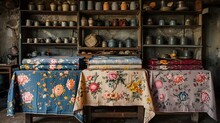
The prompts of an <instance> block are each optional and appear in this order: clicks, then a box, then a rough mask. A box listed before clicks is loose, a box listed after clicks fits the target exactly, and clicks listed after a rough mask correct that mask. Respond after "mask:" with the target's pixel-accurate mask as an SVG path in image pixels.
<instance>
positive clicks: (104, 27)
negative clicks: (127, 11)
mask: <svg viewBox="0 0 220 123" xmlns="http://www.w3.org/2000/svg"><path fill="white" fill-rule="evenodd" d="M80 28H81V29H97V30H98V29H99V30H102V29H115V30H117V29H120V30H121V29H138V26H80Z"/></svg>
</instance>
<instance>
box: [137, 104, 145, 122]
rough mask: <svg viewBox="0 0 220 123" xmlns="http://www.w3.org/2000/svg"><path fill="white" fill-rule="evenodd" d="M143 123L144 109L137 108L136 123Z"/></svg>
mask: <svg viewBox="0 0 220 123" xmlns="http://www.w3.org/2000/svg"><path fill="white" fill-rule="evenodd" d="M143 122H144V107H142V106H138V123H143Z"/></svg>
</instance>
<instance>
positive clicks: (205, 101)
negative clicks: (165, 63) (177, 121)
mask: <svg viewBox="0 0 220 123" xmlns="http://www.w3.org/2000/svg"><path fill="white" fill-rule="evenodd" d="M149 73H150V87H151V92H152V96H153V101H154V106H155V110H156V111H159V112H207V113H208V114H209V116H210V117H212V118H213V119H215V120H217V117H216V105H215V95H214V88H213V83H212V78H211V73H210V71H207V70H181V71H180V70H166V71H161V70H149Z"/></svg>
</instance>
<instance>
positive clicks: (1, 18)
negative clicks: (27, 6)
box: [0, 1, 19, 62]
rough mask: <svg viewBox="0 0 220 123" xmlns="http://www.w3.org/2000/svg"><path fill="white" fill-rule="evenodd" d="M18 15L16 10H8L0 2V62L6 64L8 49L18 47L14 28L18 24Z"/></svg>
mask: <svg viewBox="0 0 220 123" xmlns="http://www.w3.org/2000/svg"><path fill="white" fill-rule="evenodd" d="M18 15H19V13H18V9H16V8H15V9H8V8H7V7H6V6H5V2H4V1H0V62H7V58H6V55H7V54H8V53H9V48H10V47H11V46H14V45H18V37H17V36H16V35H17V34H18V28H16V29H15V28H14V27H16V25H17V24H18V20H19V16H18ZM1 59H2V60H1Z"/></svg>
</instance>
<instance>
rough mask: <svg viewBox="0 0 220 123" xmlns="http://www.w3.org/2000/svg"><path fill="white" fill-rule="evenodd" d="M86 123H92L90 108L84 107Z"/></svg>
mask: <svg viewBox="0 0 220 123" xmlns="http://www.w3.org/2000/svg"><path fill="white" fill-rule="evenodd" d="M85 108H86V113H85V114H86V123H92V107H91V106H86V107H85Z"/></svg>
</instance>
